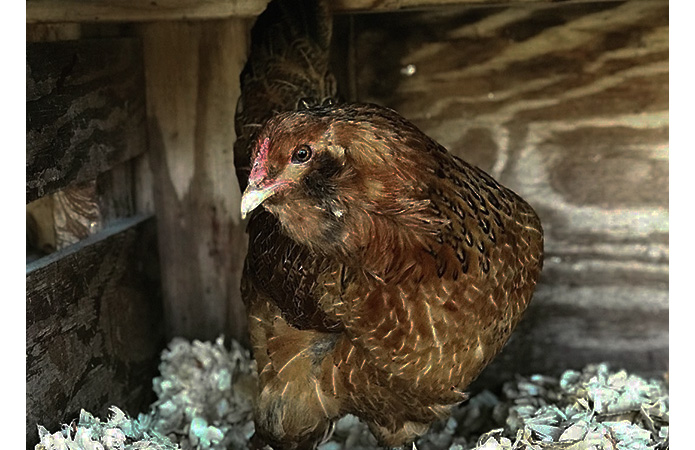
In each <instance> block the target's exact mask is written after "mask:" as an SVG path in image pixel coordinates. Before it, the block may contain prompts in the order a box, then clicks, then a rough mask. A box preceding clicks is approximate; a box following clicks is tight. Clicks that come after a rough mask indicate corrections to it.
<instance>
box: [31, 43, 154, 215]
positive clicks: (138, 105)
mask: <svg viewBox="0 0 695 450" xmlns="http://www.w3.org/2000/svg"><path fill="white" fill-rule="evenodd" d="M143 87H144V81H143V70H142V50H141V45H140V43H139V42H138V40H136V39H112V40H79V41H63V42H41V43H29V44H27V133H26V140H27V159H26V171H27V172H26V177H27V185H26V201H27V203H29V202H30V201H32V200H35V199H37V198H39V197H41V196H43V195H46V194H49V193H51V192H55V191H57V190H59V189H61V188H63V187H65V186H68V185H69V184H71V183H76V182H83V181H88V180H93V179H94V178H95V177H96V175H97V174H99V173H101V172H104V171H106V170H108V169H110V168H111V167H113V166H114V165H115V164H117V163H119V162H122V161H125V160H127V159H130V158H132V157H134V156H136V155H138V154H141V153H142V152H144V150H145V139H146V134H145V132H146V131H145V109H144V107H145V105H144V92H143Z"/></svg>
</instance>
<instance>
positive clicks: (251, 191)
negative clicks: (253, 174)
mask: <svg viewBox="0 0 695 450" xmlns="http://www.w3.org/2000/svg"><path fill="white" fill-rule="evenodd" d="M279 187H280V186H279V185H278V184H270V185H266V186H258V185H257V184H255V183H250V184H249V185H248V186H247V187H246V190H245V191H244V195H242V196H241V218H242V219H245V218H246V216H248V215H249V214H250V213H251V211H253V210H254V209H256V208H258V206H259V205H260V204H261V203H263V202H264V201H265V200H266V199H267V198H268V197H270V196H272V195H273V194H275V193H276V192H277V191H278V189H279Z"/></svg>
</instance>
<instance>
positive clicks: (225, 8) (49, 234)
mask: <svg viewBox="0 0 695 450" xmlns="http://www.w3.org/2000/svg"><path fill="white" fill-rule="evenodd" d="M266 3H267V2H266V1H263V0H254V1H246V2H244V1H221V0H219V1H218V0H212V1H208V2H196V1H192V0H191V1H180V0H176V1H175V0H161V1H158V2H144V3H143V2H137V1H126V2H123V1H116V0H106V1H98V2H97V1H88V2H84V1H79V2H77V1H74V0H51V1H39V0H29V1H27V135H26V136H27V160H26V161H27V162H26V168H27V173H26V180H27V186H26V196H27V243H28V245H27V284H26V289H27V336H26V337H27V343H26V345H27V347H26V356H27V360H26V364H27V442H28V446H29V447H33V444H34V443H35V442H36V441H37V439H36V424H37V423H41V424H43V425H45V426H47V427H48V428H57V427H58V426H59V424H60V423H64V422H69V421H70V420H71V419H72V418H74V417H75V416H76V415H77V413H78V412H79V409H80V408H85V409H88V410H91V411H95V412H100V413H104V412H105V409H106V408H107V407H108V406H110V405H112V404H118V405H121V406H122V407H124V408H125V409H126V410H128V411H129V412H131V413H137V412H138V411H140V410H142V409H143V408H144V407H146V406H147V405H148V404H149V403H150V401H151V400H152V398H151V380H152V377H153V376H154V375H155V374H156V366H157V362H158V353H159V352H160V351H161V350H162V349H163V348H164V346H165V345H166V342H167V341H168V340H169V339H170V338H172V337H174V336H183V337H187V338H198V339H214V338H216V337H217V336H218V335H221V334H224V335H225V336H228V337H232V338H236V339H238V340H240V341H242V342H245V341H246V338H245V336H246V334H245V333H246V331H245V327H246V324H245V313H244V308H243V304H242V302H241V299H240V294H239V281H240V276H241V269H242V267H243V259H244V256H245V253H246V245H247V242H246V235H245V232H244V223H243V222H242V220H241V217H240V212H239V209H240V208H239V203H240V197H241V195H240V192H239V189H238V185H237V182H236V179H235V175H234V166H233V155H232V147H233V144H234V140H235V133H234V125H233V124H234V112H235V108H236V99H237V98H238V96H239V73H240V71H241V68H242V67H243V64H244V62H245V58H246V52H247V46H248V41H249V30H250V26H251V25H252V24H253V20H254V17H255V16H256V15H258V14H259V13H260V12H261V11H262V10H263V8H264V7H265V4H266ZM497 3H500V4H497ZM335 7H336V9H337V11H336V13H337V15H336V17H335V25H334V34H335V36H334V49H333V54H334V60H335V63H336V64H335V72H336V75H337V77H338V80H339V85H340V90H341V92H342V94H343V96H344V97H345V98H347V99H350V100H357V101H368V102H374V103H379V104H381V105H385V106H388V107H391V108H394V109H396V110H397V111H399V112H400V113H401V114H402V115H404V116H405V117H407V118H408V119H410V120H411V121H413V122H414V123H415V124H416V125H417V126H418V127H420V128H421V129H422V130H423V131H425V133H427V134H428V135H430V136H432V137H433V138H435V139H436V140H437V141H439V142H440V143H442V144H443V145H444V146H445V147H447V148H448V149H449V150H450V151H451V152H453V153H454V154H456V155H458V156H460V157H462V158H463V159H465V160H466V161H468V162H470V163H472V164H475V165H477V166H479V167H481V168H482V169H483V170H485V171H487V172H488V173H490V174H492V175H493V176H494V177H495V178H497V179H498V180H499V181H500V182H501V183H502V184H504V185H506V186H508V187H510V188H511V189H513V190H515V191H516V192H518V193H519V194H520V195H521V196H522V197H524V198H525V199H526V200H527V201H528V202H529V203H530V204H531V205H532V206H533V207H534V208H535V209H536V211H538V213H539V215H540V217H541V220H542V222H543V226H544V229H545V236H546V238H545V252H546V256H545V267H544V270H543V273H542V276H541V280H540V284H539V286H538V289H537V292H536V294H535V297H534V300H533V301H532V303H531V306H530V308H529V310H528V311H527V313H526V315H525V318H524V319H523V320H522V322H521V323H520V325H519V327H518V328H517V330H516V332H515V333H514V334H513V336H512V339H511V340H510V342H509V344H508V345H507V347H506V348H505V349H504V350H503V352H502V353H501V354H500V356H499V357H498V358H497V359H496V360H495V361H494V362H493V363H492V365H491V366H490V367H488V368H487V369H486V370H485V371H484V372H483V374H482V375H481V377H480V379H479V380H478V382H477V383H478V385H480V386H483V385H484V386H494V385H498V384H499V383H500V382H502V381H503V380H507V379H509V378H510V377H512V376H513V374H515V373H523V374H530V373H537V372H542V373H547V374H558V373H559V372H561V371H563V370H565V369H570V368H581V367H583V366H584V365H585V364H587V363H591V362H599V361H607V362H609V363H611V364H613V365H614V366H616V367H621V368H626V369H628V370H632V371H635V372H638V373H641V374H644V375H659V374H661V373H663V372H665V371H668V146H669V143H668V114H669V112H668V54H669V45H668V2H667V1H640V0H632V1H627V2H612V1H595V2H591V1H590V2H586V1H567V2H562V3H561V4H556V3H554V2H546V1H542V0H537V1H531V0H528V1H525V0H514V1H506V2H494V1H487V0H463V1H452V0H448V1H437V0H407V1H401V2H391V3H389V2H386V3H383V2H371V1H367V0H340V1H338V2H336V3H335Z"/></svg>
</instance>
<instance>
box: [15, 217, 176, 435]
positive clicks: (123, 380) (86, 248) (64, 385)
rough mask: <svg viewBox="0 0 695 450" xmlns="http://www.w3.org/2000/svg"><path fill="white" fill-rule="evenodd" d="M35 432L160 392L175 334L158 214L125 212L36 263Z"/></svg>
mask: <svg viewBox="0 0 695 450" xmlns="http://www.w3.org/2000/svg"><path fill="white" fill-rule="evenodd" d="M26 286H27V297H26V302H27V303H26V304H27V315H26V373H27V384H26V401H27V403H26V405H27V415H26V427H27V428H26V433H27V443H28V445H29V446H30V448H33V444H32V443H37V442H38V434H37V429H36V425H37V424H41V425H44V426H46V427H47V428H48V429H51V430H54V429H58V428H59V427H60V424H61V423H69V422H70V421H71V420H72V419H74V418H76V417H77V416H78V414H79V412H80V409H81V408H85V409H87V410H89V411H91V412H94V413H96V414H99V415H101V416H104V414H105V413H106V409H107V408H108V407H109V406H111V405H119V407H120V406H122V407H123V408H124V410H125V411H127V412H128V413H129V414H137V413H138V412H140V411H143V410H144V409H145V408H146V407H147V406H148V405H149V403H150V402H151V401H152V400H153V398H152V397H153V396H152V392H151V388H150V386H151V382H152V377H153V376H154V375H156V373H157V362H158V354H159V352H160V351H161V349H162V348H164V345H165V344H166V342H165V341H164V339H163V333H162V329H161V328H162V327H161V320H160V317H161V296H160V294H159V293H160V287H159V283H158V278H157V250H156V240H155V237H154V219H151V218H149V219H148V218H147V217H143V216H139V217H137V218H133V219H129V220H124V221H121V222H119V223H118V224H114V226H112V227H110V228H108V229H106V230H103V231H102V232H101V233H99V234H97V235H94V236H90V237H88V238H87V239H85V240H84V241H81V242H80V243H78V244H76V245H73V246H71V247H69V248H67V249H65V250H62V251H58V252H55V253H53V254H51V255H49V256H46V257H44V258H41V259H39V260H37V261H35V262H33V263H31V264H27V277H26Z"/></svg>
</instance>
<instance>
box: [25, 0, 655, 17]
mask: <svg viewBox="0 0 695 450" xmlns="http://www.w3.org/2000/svg"><path fill="white" fill-rule="evenodd" d="M268 1H269V0H157V1H152V2H150V1H142V0H90V1H81V0H28V1H27V2H26V21H27V23H61V22H83V23H85V22H151V21H160V20H202V19H224V18H230V17H255V16H257V15H259V14H260V13H261V12H262V11H263V10H264V9H265V7H266V5H267V4H268ZM588 1H591V2H596V1H612V0H566V1H565V3H570V2H574V3H582V2H588ZM663 1H667V0H663ZM554 2H555V0H393V1H383V0H337V1H335V2H332V5H333V8H334V9H335V11H336V12H338V13H347V12H367V11H397V10H406V9H423V8H433V7H440V6H452V5H478V6H480V5H486V6H488V5H507V6H508V5H527V4H550V3H554Z"/></svg>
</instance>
